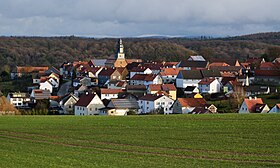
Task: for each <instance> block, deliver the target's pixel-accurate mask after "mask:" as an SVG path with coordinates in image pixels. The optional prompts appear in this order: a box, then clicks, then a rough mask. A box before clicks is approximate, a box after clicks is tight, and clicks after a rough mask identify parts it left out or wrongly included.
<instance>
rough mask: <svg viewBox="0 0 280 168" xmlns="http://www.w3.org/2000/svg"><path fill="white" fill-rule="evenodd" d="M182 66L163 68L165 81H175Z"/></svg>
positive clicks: (162, 74) (161, 74)
mask: <svg viewBox="0 0 280 168" xmlns="http://www.w3.org/2000/svg"><path fill="white" fill-rule="evenodd" d="M180 70H181V68H163V69H162V72H160V76H161V77H162V80H163V83H175V81H176V78H177V75H178V73H179V72H180Z"/></svg>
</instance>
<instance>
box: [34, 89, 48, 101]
mask: <svg viewBox="0 0 280 168" xmlns="http://www.w3.org/2000/svg"><path fill="white" fill-rule="evenodd" d="M33 92H34V97H35V99H48V98H50V96H51V92H50V91H49V90H41V89H35V90H33Z"/></svg>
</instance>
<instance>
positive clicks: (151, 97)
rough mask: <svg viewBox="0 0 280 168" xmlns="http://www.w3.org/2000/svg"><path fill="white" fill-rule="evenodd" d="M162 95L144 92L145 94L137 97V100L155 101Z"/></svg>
mask: <svg viewBox="0 0 280 168" xmlns="http://www.w3.org/2000/svg"><path fill="white" fill-rule="evenodd" d="M163 96H164V95H163V94H146V95H145V96H143V97H141V98H139V100H146V101H155V100H157V99H159V98H161V97H163Z"/></svg>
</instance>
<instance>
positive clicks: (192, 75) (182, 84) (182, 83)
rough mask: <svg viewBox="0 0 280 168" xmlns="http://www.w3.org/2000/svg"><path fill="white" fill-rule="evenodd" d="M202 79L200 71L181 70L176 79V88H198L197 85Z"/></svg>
mask: <svg viewBox="0 0 280 168" xmlns="http://www.w3.org/2000/svg"><path fill="white" fill-rule="evenodd" d="M202 79H203V76H202V73H201V72H200V70H181V71H180V72H179V74H178V76H177V78H176V87H177V88H186V87H188V86H196V87H198V83H199V82H200V81H201V80H202Z"/></svg>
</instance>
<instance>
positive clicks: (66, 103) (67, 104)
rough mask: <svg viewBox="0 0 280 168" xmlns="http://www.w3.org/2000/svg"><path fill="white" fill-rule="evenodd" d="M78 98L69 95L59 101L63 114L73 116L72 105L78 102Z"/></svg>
mask: <svg viewBox="0 0 280 168" xmlns="http://www.w3.org/2000/svg"><path fill="white" fill-rule="evenodd" d="M78 100H79V98H78V97H77V96H75V95H74V94H72V93H70V94H68V95H66V96H64V97H63V98H61V99H60V101H59V106H60V107H61V108H62V111H63V114H74V105H75V104H76V103H77V102H78Z"/></svg>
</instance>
